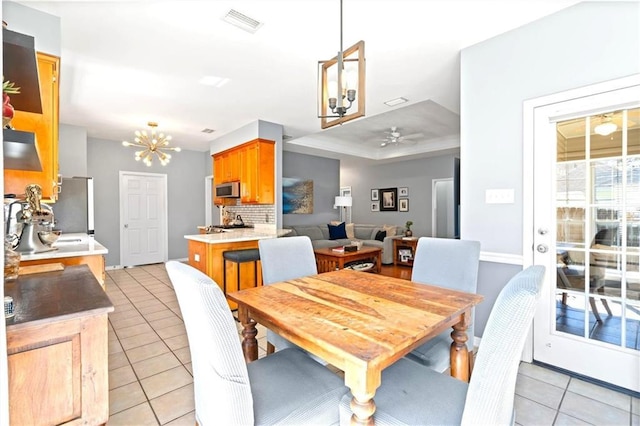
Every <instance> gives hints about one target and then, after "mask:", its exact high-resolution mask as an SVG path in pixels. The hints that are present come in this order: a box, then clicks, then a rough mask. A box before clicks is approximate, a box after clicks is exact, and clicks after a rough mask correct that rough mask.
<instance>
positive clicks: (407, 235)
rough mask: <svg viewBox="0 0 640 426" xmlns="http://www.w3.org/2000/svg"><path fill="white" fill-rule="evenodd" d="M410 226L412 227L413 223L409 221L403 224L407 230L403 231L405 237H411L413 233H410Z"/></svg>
mask: <svg viewBox="0 0 640 426" xmlns="http://www.w3.org/2000/svg"><path fill="white" fill-rule="evenodd" d="M411 225H413V222H412V221H410V220H408V221H407V223H405V226H406V227H407V230H406V231H404V235H405V237H410V236H412V235H413V231H411Z"/></svg>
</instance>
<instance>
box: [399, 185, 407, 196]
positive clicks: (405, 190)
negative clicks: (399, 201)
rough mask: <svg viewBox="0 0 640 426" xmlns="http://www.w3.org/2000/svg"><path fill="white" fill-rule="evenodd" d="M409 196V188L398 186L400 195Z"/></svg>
mask: <svg viewBox="0 0 640 426" xmlns="http://www.w3.org/2000/svg"><path fill="white" fill-rule="evenodd" d="M408 196H409V188H407V187H404V188H398V197H408Z"/></svg>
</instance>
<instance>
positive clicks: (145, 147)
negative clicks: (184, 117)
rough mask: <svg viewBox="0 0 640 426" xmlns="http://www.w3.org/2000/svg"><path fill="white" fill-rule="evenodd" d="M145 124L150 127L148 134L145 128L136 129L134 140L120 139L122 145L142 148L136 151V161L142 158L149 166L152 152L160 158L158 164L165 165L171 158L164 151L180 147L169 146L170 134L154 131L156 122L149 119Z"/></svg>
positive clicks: (178, 149) (176, 149) (156, 125)
mask: <svg viewBox="0 0 640 426" xmlns="http://www.w3.org/2000/svg"><path fill="white" fill-rule="evenodd" d="M147 125H148V126H149V127H150V128H151V130H150V132H149V134H147V131H146V130H142V131H140V130H136V132H135V135H136V137H135V138H134V139H133V140H134V141H133V142H127V141H122V145H124V146H127V147H129V146H132V147H138V148H142V149H141V150H140V151H136V153H135V159H136V161H140V160H142V162H143V163H144V164H146V165H147V166H148V167H151V164H152V160H153V155H154V154H155V155H156V156H157V157H158V160H160V164H162V165H163V166H166V165H167V164H169V161H170V160H171V154H169V153H167V152H165V151H176V152H180V148H178V147H171V146H169V142H170V141H171V136H169V135H165V134H164V133H158V132H157V131H156V127H158V123H155V122H153V121H150V122H149V123H147Z"/></svg>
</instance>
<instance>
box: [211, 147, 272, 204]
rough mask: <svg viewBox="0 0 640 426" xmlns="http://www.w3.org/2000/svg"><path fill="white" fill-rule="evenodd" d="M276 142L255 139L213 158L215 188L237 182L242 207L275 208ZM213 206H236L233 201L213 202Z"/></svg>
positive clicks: (219, 199) (228, 199)
mask: <svg viewBox="0 0 640 426" xmlns="http://www.w3.org/2000/svg"><path fill="white" fill-rule="evenodd" d="M274 160H275V142H274V141H270V140H266V139H254V140H252V141H250V142H247V143H244V144H242V145H238V146H236V147H234V148H231V149H228V150H226V151H222V152H219V153H217V154H214V155H213V182H214V185H215V184H218V183H225V182H235V181H240V201H241V203H242V204H274V202H275V177H274V172H275V166H274ZM213 198H214V204H215V205H229V204H235V199H233V198H216V197H215V193H214V194H213Z"/></svg>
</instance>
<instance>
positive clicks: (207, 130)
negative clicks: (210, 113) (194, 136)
mask: <svg viewBox="0 0 640 426" xmlns="http://www.w3.org/2000/svg"><path fill="white" fill-rule="evenodd" d="M201 132H202V133H213V132H215V130H213V129H202V130H201Z"/></svg>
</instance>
